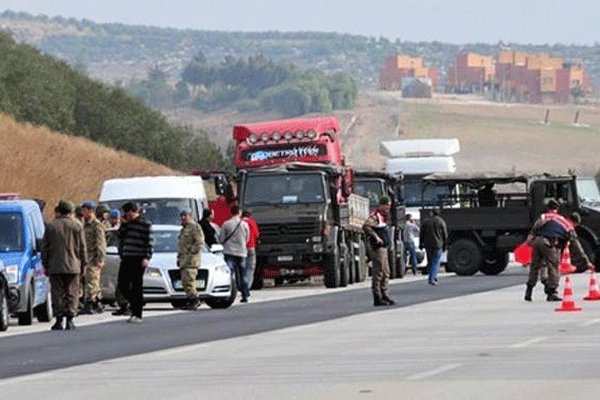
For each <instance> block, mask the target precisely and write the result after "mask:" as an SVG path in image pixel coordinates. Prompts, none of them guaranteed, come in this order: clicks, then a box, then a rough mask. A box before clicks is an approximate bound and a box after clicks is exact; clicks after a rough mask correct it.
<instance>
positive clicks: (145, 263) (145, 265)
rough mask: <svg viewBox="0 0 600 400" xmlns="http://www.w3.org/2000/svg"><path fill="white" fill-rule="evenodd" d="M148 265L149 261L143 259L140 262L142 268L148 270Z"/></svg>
mask: <svg viewBox="0 0 600 400" xmlns="http://www.w3.org/2000/svg"><path fill="white" fill-rule="evenodd" d="M149 265H150V260H149V259H147V258H144V259H143V260H142V268H148V266H149Z"/></svg>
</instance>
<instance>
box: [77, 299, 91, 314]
mask: <svg viewBox="0 0 600 400" xmlns="http://www.w3.org/2000/svg"><path fill="white" fill-rule="evenodd" d="M79 314H80V315H91V314H94V303H92V302H91V301H86V302H85V303H84V304H83V308H81V310H79Z"/></svg>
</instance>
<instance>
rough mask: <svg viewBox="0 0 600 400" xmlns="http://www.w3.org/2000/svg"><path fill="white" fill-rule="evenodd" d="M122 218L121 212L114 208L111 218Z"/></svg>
mask: <svg viewBox="0 0 600 400" xmlns="http://www.w3.org/2000/svg"><path fill="white" fill-rule="evenodd" d="M120 217H121V211H119V210H117V209H116V208H114V209H113V210H112V211H111V212H110V215H109V218H120Z"/></svg>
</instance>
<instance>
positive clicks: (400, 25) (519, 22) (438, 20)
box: [0, 0, 600, 45]
mask: <svg viewBox="0 0 600 400" xmlns="http://www.w3.org/2000/svg"><path fill="white" fill-rule="evenodd" d="M5 9H10V10H13V11H27V12H29V13H31V14H34V15H37V14H46V15H48V16H50V17H52V16H56V15H60V16H63V17H66V18H70V17H74V18H78V19H81V18H87V19H89V20H92V21H94V22H98V23H103V22H121V23H125V24H132V25H154V26H160V27H172V28H179V29H184V28H191V29H199V30H218V31H246V32H250V31H253V32H257V31H260V32H262V31H273V30H277V31H281V32H297V31H318V32H338V33H349V34H357V35H364V36H373V37H377V38H378V37H380V36H381V37H386V38H388V39H390V40H392V41H393V40H396V39H400V40H405V41H434V40H437V41H441V42H446V43H454V44H466V43H476V42H481V43H497V42H498V41H503V42H505V43H510V42H512V43H519V44H529V43H532V44H554V43H562V44H583V45H593V44H594V43H595V42H600V23H599V22H600V17H599V15H600V13H599V11H600V2H598V0H521V1H516V0H401V1H398V0H396V1H395V2H394V0H363V1H357V0H339V1H328V0H295V1H292V0H119V1H116V0H101V1H100V0H31V1H30V0H18V1H16V0H0V10H5Z"/></svg>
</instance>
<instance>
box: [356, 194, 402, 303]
mask: <svg viewBox="0 0 600 400" xmlns="http://www.w3.org/2000/svg"><path fill="white" fill-rule="evenodd" d="M390 202H391V201H390V198H389V197H388V196H382V197H381V198H380V199H379V206H378V207H377V208H376V209H375V210H374V211H373V212H372V213H371V215H369V218H367V220H366V221H365V223H364V225H363V230H364V232H365V234H366V235H367V238H368V245H369V247H370V250H371V251H370V253H371V258H372V261H373V276H372V278H371V290H372V292H373V305H375V306H388V305H393V304H395V302H394V301H393V300H392V299H390V297H389V296H388V281H389V279H390V268H389V264H388V246H389V244H390V238H389V234H388V226H387V217H388V213H389V212H390Z"/></svg>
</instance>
